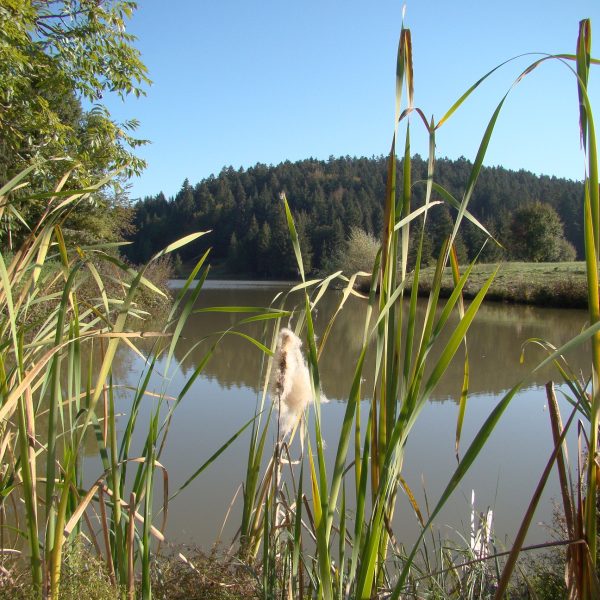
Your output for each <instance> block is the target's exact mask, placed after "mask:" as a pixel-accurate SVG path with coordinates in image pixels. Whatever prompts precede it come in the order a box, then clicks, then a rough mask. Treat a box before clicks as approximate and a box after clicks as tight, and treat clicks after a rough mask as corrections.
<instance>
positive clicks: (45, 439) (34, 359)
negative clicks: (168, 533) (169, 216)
mask: <svg viewBox="0 0 600 600" xmlns="http://www.w3.org/2000/svg"><path fill="white" fill-rule="evenodd" d="M32 170H33V167H32V168H30V169H28V170H26V171H24V172H23V173H21V174H20V175H18V176H17V177H15V178H14V179H13V180H11V181H10V182H8V183H7V184H6V185H5V186H4V187H3V188H2V189H0V220H1V221H2V223H3V225H4V226H5V227H4V234H3V235H4V239H3V240H2V242H3V247H4V248H5V249H6V248H7V245H8V241H9V240H10V242H11V243H14V244H16V245H15V246H13V248H12V252H9V253H3V254H1V255H0V281H1V284H2V285H1V287H0V340H1V343H0V389H1V405H0V454H1V457H2V464H3V469H2V475H1V477H0V491H1V500H0V510H1V511H2V524H3V526H2V536H3V537H2V540H3V541H2V551H3V557H5V556H6V555H7V554H8V553H9V552H10V551H11V550H12V551H13V553H19V552H21V551H24V552H25V554H26V555H27V556H28V560H29V563H30V568H31V579H32V584H33V588H34V591H35V594H36V595H37V596H39V597H42V596H43V597H44V598H46V597H48V598H52V599H56V598H59V597H60V580H61V567H62V557H63V554H64V549H65V548H66V547H67V546H70V544H71V543H72V542H73V541H74V540H75V539H76V538H78V537H79V536H81V535H85V536H87V538H88V539H89V540H90V542H91V544H92V545H93V547H94V548H95V549H96V551H97V553H98V554H99V556H100V557H101V560H102V561H103V562H104V564H105V566H106V570H107V573H108V576H109V577H110V580H111V582H112V584H113V585H114V586H115V587H116V588H117V589H118V590H120V592H119V593H120V594H121V596H122V597H128V598H133V597H135V595H136V593H137V591H136V590H137V589H138V588H139V590H140V593H141V597H142V598H151V597H152V592H151V579H150V566H151V554H152V552H151V549H152V548H153V547H154V548H155V549H156V548H157V547H159V546H160V543H161V542H162V541H163V540H164V534H163V531H164V526H165V523H166V520H167V515H168V505H169V478H168V474H167V471H166V469H165V468H164V467H163V465H162V464H161V463H160V457H161V453H162V451H163V448H164V446H165V443H166V437H167V434H168V431H169V425H170V422H171V419H172V415H173V411H174V410H175V409H176V407H177V406H178V405H179V403H180V402H181V401H182V400H183V398H184V397H185V395H186V393H187V392H188V390H189V389H190V387H191V385H192V384H193V382H194V380H195V379H196V378H197V377H198V376H199V375H200V373H201V372H202V369H203V366H204V365H205V364H206V362H207V361H208V360H209V359H210V357H211V355H212V353H213V351H214V347H215V345H216V343H218V339H220V338H222V337H223V336H224V335H226V334H228V333H231V331H226V332H221V334H220V335H219V336H216V338H215V340H213V342H212V343H211V344H210V345H209V347H208V350H207V351H206V354H205V356H204V359H203V361H202V363H201V364H200V366H198V368H197V369H196V370H195V372H194V373H193V374H192V375H191V376H190V377H189V379H188V380H187V381H186V383H185V385H184V386H183V387H182V389H181V390H179V391H177V392H176V393H175V394H174V395H169V396H168V395H167V384H168V381H169V377H168V374H169V372H170V369H171V368H172V367H173V364H172V358H173V355H174V349H175V345H176V344H177V342H178V339H179V337H180V336H181V333H182V331H183V328H184V325H185V322H186V319H187V318H188V316H189V315H190V314H191V311H192V308H193V305H194V303H195V301H196V300H197V298H198V295H199V293H200V291H201V289H202V285H203V283H204V281H205V279H206V275H207V273H208V266H207V265H206V264H205V262H206V258H207V255H208V253H206V254H205V255H204V256H202V258H201V259H200V260H199V261H198V263H197V265H196V267H195V268H194V270H193V272H192V274H191V275H190V277H189V279H188V280H187V282H186V283H185V286H184V287H183V289H182V290H181V292H180V293H179V295H178V296H177V297H176V298H174V299H173V301H172V302H171V309H170V313H169V314H168V315H166V318H165V325H164V326H161V327H160V328H159V329H157V330H156V331H153V330H149V329H148V327H147V325H146V322H147V321H149V317H150V316H151V315H149V314H148V313H146V312H145V310H144V309H143V308H142V307H141V306H140V305H139V304H138V302H137V299H138V297H139V296H140V294H141V292H142V289H143V288H145V289H146V290H147V291H148V292H149V293H151V294H156V295H162V296H164V295H165V293H164V292H163V291H161V290H160V289H159V288H157V287H156V286H155V285H154V284H153V283H152V282H151V281H150V280H148V279H147V278H146V277H145V272H146V270H147V269H148V268H149V265H146V266H144V267H142V268H141V269H140V270H138V271H136V270H134V269H132V268H131V267H130V266H128V265H127V264H125V263H124V262H122V260H121V259H120V258H119V255H118V253H116V252H115V245H114V244H97V245H91V246H78V245H74V244H73V243H70V242H69V241H68V240H65V237H64V235H63V228H62V225H63V223H64V221H65V219H66V218H67V217H68V216H69V214H70V212H71V211H73V210H77V206H78V204H79V203H82V202H86V201H88V198H89V196H90V195H91V194H93V193H94V192H95V191H96V190H97V189H98V188H100V187H101V186H102V185H103V184H104V183H105V182H104V181H101V182H99V183H98V185H96V186H94V187H93V188H89V189H87V190H84V191H79V192H72V191H67V190H66V186H67V184H68V179H69V176H68V174H67V175H66V176H65V177H64V178H63V179H62V180H61V181H60V182H59V184H58V185H57V187H56V189H55V190H54V191H52V192H50V193H47V194H36V195H35V199H37V200H40V199H42V200H44V201H45V203H46V208H45V210H44V212H43V214H42V215H41V216H40V218H39V221H38V222H37V223H33V224H30V223H27V222H26V220H25V218H24V217H23V215H22V214H21V213H20V208H19V207H20V206H23V202H27V200H28V196H27V183H26V182H27V177H28V175H30V174H31V171H32ZM32 197H33V196H32ZM15 225H18V226H19V230H20V231H22V230H23V228H26V233H25V235H24V236H22V241H21V242H20V243H18V244H17V242H16V240H17V239H18V237H17V236H16V235H13V228H14V226H15ZM203 234H204V233H203V232H200V233H195V234H191V235H189V236H187V237H186V238H183V239H182V240H179V241H177V242H174V243H173V244H171V245H169V246H168V247H167V248H165V249H164V250H163V251H161V252H159V253H158V254H157V255H156V256H154V257H153V259H152V261H151V262H154V261H159V260H161V259H162V257H163V256H165V255H167V254H169V253H170V252H172V251H174V250H176V249H178V248H180V247H181V246H182V245H184V244H187V243H190V242H192V241H194V240H195V239H197V238H199V237H200V236H202V235H203ZM103 265H109V266H110V269H105V268H103ZM107 273H109V274H110V275H107ZM109 276H110V279H108V277H109ZM195 277H198V280H197V281H194V278H195ZM112 292H115V294H113V293H112ZM264 318H269V315H266V316H265V317H264ZM246 337H248V336H246ZM248 339H251V338H248ZM251 341H253V340H251ZM142 342H143V343H142ZM256 343H258V342H256ZM120 346H126V347H128V348H129V349H130V350H131V351H132V352H134V353H135V354H137V355H138V356H140V357H142V358H143V359H144V364H145V367H144V370H143V372H142V374H141V376H140V380H139V384H138V385H137V386H136V387H134V388H129V387H126V386H125V387H124V386H123V385H122V384H121V383H120V382H118V381H116V376H115V372H114V366H115V360H116V356H117V350H118V348H119V347H120ZM144 347H145V348H146V349H147V351H146V352H144V351H143V348H144ZM159 363H160V367H161V371H162V374H163V379H162V380H161V381H162V383H160V384H159V389H158V390H153V389H151V388H150V381H151V379H152V378H154V377H156V376H157V374H155V372H156V368H157V365H158V364H159ZM167 400H170V403H169V404H168V405H167V402H166V401H167ZM123 403H125V405H124V406H125V407H126V410H127V409H128V410H127V412H126V414H125V415H124V417H123V416H121V417H120V418H121V423H119V428H121V427H123V433H122V434H121V433H119V430H118V419H119V413H121V412H122V410H123V408H122V407H121V408H120V407H119V404H123ZM144 403H146V404H150V405H151V406H152V409H151V411H150V413H151V414H150V417H149V420H147V421H146V419H144V422H140V412H141V408H142V405H143V404H144ZM123 419H124V423H123ZM248 425H249V423H248V424H247V425H246V426H248ZM136 432H137V434H136ZM239 433H240V432H238V433H237V434H235V435H234V436H233V438H232V439H230V440H229V441H228V442H227V443H226V444H224V445H223V446H222V447H221V448H220V449H219V450H217V452H215V454H214V455H213V456H212V457H211V458H210V459H209V460H208V461H207V462H206V463H204V464H203V465H202V466H201V467H199V468H198V469H197V471H196V472H195V473H193V474H192V475H191V476H190V477H189V479H188V480H187V481H186V482H185V483H184V484H183V486H182V488H184V487H186V486H187V485H188V484H189V483H190V482H191V481H192V480H193V479H194V478H195V477H197V476H198V475H199V474H200V473H201V472H202V470H203V469H204V468H206V466H207V465H208V464H210V463H211V462H212V461H213V460H215V459H216V458H217V457H218V455H219V454H220V452H222V451H223V450H224V449H225V448H226V447H227V446H228V445H229V444H230V443H231V442H232V441H233V439H235V437H237V435H239ZM136 436H137V438H138V440H139V438H140V437H141V438H142V440H143V441H142V444H141V449H140V448H138V446H139V441H138V442H137V443H136V442H134V437H136ZM86 447H87V448H86ZM90 447H91V448H95V456H96V457H97V459H98V460H97V464H100V465H101V467H100V472H94V473H85V474H84V467H85V463H86V462H90V461H89V458H88V460H87V461H84V458H83V457H84V453H85V454H89V448H90ZM92 464H94V463H93V462H92ZM157 475H158V477H157ZM90 480H91V481H93V483H92V485H91V486H90V485H89V483H88V482H89V481H90ZM160 481H162V485H160ZM179 491H181V488H180V489H179V490H177V491H176V492H175V494H173V495H176V494H177V493H179ZM156 493H159V494H160V497H156V496H155V495H156ZM156 505H158V506H160V507H161V509H160V512H159V514H158V515H157V514H156V513H155V509H156ZM21 506H23V508H21ZM156 520H158V521H159V524H158V525H155V521H156ZM95 523H99V529H98V526H95V525H94V524H95ZM11 531H12V532H14V534H11V533H10V532H11ZM24 546H25V550H24V548H23V547H24ZM5 564H6V566H5V567H4V568H5V571H4V572H5V573H9V572H10V571H9V568H8V567H9V566H10V565H9V564H8V563H6V561H5Z"/></svg>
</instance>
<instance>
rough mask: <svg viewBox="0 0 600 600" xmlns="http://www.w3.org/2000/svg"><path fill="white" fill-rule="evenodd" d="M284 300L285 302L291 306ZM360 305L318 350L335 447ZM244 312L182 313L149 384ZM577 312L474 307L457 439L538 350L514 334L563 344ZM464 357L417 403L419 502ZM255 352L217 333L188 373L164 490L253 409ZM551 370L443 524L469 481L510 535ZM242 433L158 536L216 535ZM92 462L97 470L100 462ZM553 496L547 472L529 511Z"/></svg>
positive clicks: (464, 516)
mask: <svg viewBox="0 0 600 600" xmlns="http://www.w3.org/2000/svg"><path fill="white" fill-rule="evenodd" d="M279 289H281V288H270V287H260V288H255V287H248V286H245V287H244V288H232V287H227V286H223V284H217V286H216V287H215V288H211V286H207V288H206V289H204V290H203V291H202V294H201V295H200V301H199V304H198V306H199V307H200V306H202V307H210V306H242V305H246V306H269V304H270V303H271V301H272V299H273V297H274V296H275V295H276V293H277V292H278V291H279ZM339 298H340V295H339V293H337V292H331V293H328V294H327V295H326V296H325V297H324V298H323V299H322V301H321V302H320V303H319V310H318V311H317V314H316V329H317V334H318V335H321V334H322V333H323V331H324V329H325V327H326V325H327V322H328V318H329V315H330V314H331V313H332V312H333V310H334V309H335V307H336V306H337V303H338V302H339ZM296 302H299V300H298V299H297V300H296ZM425 306H426V305H425V304H424V303H423V304H419V308H418V310H419V315H420V318H421V319H422V318H423V314H424V311H425ZM291 307H293V304H290V308H291ZM364 311H365V303H364V301H362V300H360V299H356V298H351V299H350V300H349V301H348V303H347V304H346V305H345V306H344V308H343V310H342V311H341V313H340V315H339V317H338V319H337V321H336V323H335V325H334V327H333V329H332V331H331V334H330V337H329V339H328V342H327V346H326V349H325V351H324V352H323V355H322V357H321V364H320V368H321V378H322V382H323V387H324V391H325V393H326V394H327V396H328V397H329V398H330V399H332V400H338V401H340V402H335V401H334V402H330V403H329V404H326V405H324V407H323V411H322V417H323V423H322V426H323V431H324V436H325V439H326V441H327V442H328V443H329V447H330V448H335V445H336V443H335V440H336V439H337V436H338V435H339V427H340V423H341V422H342V420H343V412H344V410H345V406H344V405H343V403H342V402H343V401H344V400H345V398H346V396H347V393H348V390H349V387H350V381H351V378H352V375H353V370H354V365H355V363H356V359H357V356H358V353H359V351H360V347H361V343H362V329H363V323H364V317H365V312H364ZM244 316H247V315H235V314H231V313H202V314H195V315H192V316H191V318H190V319H189V321H188V323H187V325H186V328H185V331H184V332H183V333H182V339H181V340H180V343H179V344H178V346H177V349H176V351H175V357H176V359H177V362H178V367H179V368H178V369H175V370H173V369H171V370H172V372H171V373H169V374H168V375H169V377H170V379H168V380H166V381H165V380H163V379H161V378H160V377H159V376H158V374H157V375H156V376H155V377H153V378H152V381H151V385H150V386H149V389H152V390H154V391H166V392H167V393H169V394H170V395H176V394H177V393H178V391H179V390H180V389H181V388H182V387H183V386H184V385H185V384H186V382H187V381H188V380H189V378H190V376H191V375H192V373H193V372H194V371H195V370H196V369H197V367H198V365H199V363H200V361H201V360H202V358H203V357H204V355H205V353H206V352H207V351H209V349H210V347H211V345H212V344H213V343H214V342H215V341H216V338H215V337H214V336H211V337H209V338H208V339H206V340H204V341H202V342H201V343H198V342H199V341H200V340H202V339H203V337H205V336H207V335H209V334H212V333H214V332H215V331H223V330H225V329H227V328H229V327H232V326H234V325H235V324H236V322H237V321H238V320H239V319H241V318H243V317H244ZM585 321H586V314H585V313H584V312H583V311H575V310H565V311H560V310H551V309H543V308H534V307H524V306H510V305H502V304H489V305H484V306H482V307H481V309H480V311H479V313H478V315H477V318H476V320H475V322H474V323H473V325H472V327H471V329H470V331H469V335H468V344H469V357H470V394H471V396H472V397H474V396H476V398H474V399H476V401H475V402H470V406H469V408H468V410H467V416H466V420H465V424H464V429H463V448H466V447H467V445H468V444H469V442H470V440H472V439H473V437H474V436H475V434H476V432H477V431H478V429H479V427H481V424H482V423H483V422H484V420H485V419H486V418H487V416H488V415H489V413H490V411H491V410H492V409H493V407H494V406H495V405H496V403H497V402H498V399H499V396H500V395H501V394H502V392H503V391H504V390H506V389H507V388H509V387H511V386H512V385H513V384H514V383H515V382H516V381H519V380H520V379H521V378H522V377H523V376H524V374H525V373H526V372H527V371H528V370H529V368H530V367H531V366H532V365H534V364H536V363H537V362H539V360H540V359H541V358H542V357H543V353H542V352H541V351H540V350H539V349H536V348H533V347H532V348H530V349H529V350H528V352H527V353H526V361H525V364H520V362H519V356H520V352H521V344H522V343H523V342H524V341H525V340H527V339H528V338H543V339H547V340H548V341H550V342H551V343H553V344H555V345H561V344H563V343H564V342H566V341H567V340H569V339H571V338H572V337H573V336H574V335H575V334H576V333H577V332H579V331H580V330H581V328H582V327H583V326H584V324H585ZM285 324H286V325H287V324H288V323H285ZM265 326H268V327H271V326H272V324H270V323H268V322H267V323H253V324H248V325H246V326H244V327H242V328H240V329H241V330H243V331H245V332H246V333H249V334H251V335H253V336H255V337H257V338H258V339H262V340H267V339H270V338H269V337H268V336H266V335H264V334H263V331H262V330H263V327H265ZM144 343H145V344H147V345H148V346H150V345H151V344H152V343H154V341H153V340H146V341H145V342H144ZM146 349H148V348H146ZM437 351H438V352H439V349H438V350H437ZM120 352H121V354H120V360H118V361H117V363H116V364H118V365H120V366H119V368H120V369H122V370H127V369H129V374H128V381H129V383H131V384H132V385H135V384H136V383H137V380H138V378H139V377H140V373H141V371H142V369H143V366H144V365H143V361H141V360H140V359H139V358H138V357H134V356H133V354H132V353H130V351H128V350H127V348H125V347H123V348H122V349H121V351H120ZM434 353H435V349H434ZM434 356H435V354H434ZM462 356H463V353H462V350H459V352H458V354H457V358H456V360H455V362H454V363H453V364H452V365H451V367H450V369H449V371H448V373H447V375H446V376H445V377H444V379H443V380H442V381H441V382H440V384H439V385H438V387H437V389H436V390H435V395H434V397H433V400H436V402H430V403H428V404H427V405H426V406H425V407H424V409H423V412H422V414H421V415H420V417H419V419H418V422H417V424H416V425H415V428H414V430H413V432H412V434H411V436H410V438H409V441H408V443H407V447H406V460H405V463H404V465H405V466H404V470H403V476H404V478H405V479H406V481H407V482H408V483H409V485H410V486H411V488H412V489H413V491H414V492H415V493H416V495H417V499H418V501H419V503H420V504H421V505H422V506H423V503H424V496H423V494H422V493H420V490H421V489H422V487H423V485H424V487H425V488H426V490H427V494H428V496H429V499H430V501H431V499H437V498H438V497H439V494H441V491H442V490H443V488H444V486H445V485H446V483H447V482H448V479H449V477H450V475H451V473H452V472H453V470H454V469H455V467H456V459H455V456H454V433H455V426H456V417H457V408H456V406H455V405H454V400H455V399H456V398H457V397H458V394H459V392H460V389H461V385H462V379H463V373H462ZM569 360H570V362H571V364H572V366H573V368H576V369H580V368H581V369H586V368H587V367H586V365H587V363H588V358H587V356H586V349H585V348H579V349H577V350H576V351H575V352H572V353H571V354H570V355H569ZM261 362H262V355H261V352H260V351H259V350H258V349H257V348H255V347H254V346H253V345H251V344H250V343H248V342H247V341H245V340H243V339H241V338H239V337H236V336H229V337H225V338H224V339H223V340H222V341H221V342H220V343H219V344H218V345H217V346H216V348H215V350H214V355H213V357H212V359H211V360H210V361H209V362H208V363H207V365H206V366H205V367H204V370H203V372H202V376H201V377H199V378H198V379H197V380H196V381H195V382H194V384H193V386H192V388H191V389H190V392H189V394H188V395H187V396H186V397H185V399H184V401H183V402H182V404H181V405H180V406H179V407H178V409H177V410H176V411H175V417H174V420H173V423H172V425H171V430H170V435H169V440H168V443H167V445H166V447H165V451H164V454H163V455H162V456H161V462H162V463H163V464H164V465H165V466H166V467H167V469H168V471H169V477H170V481H171V482H172V485H173V489H177V486H178V485H181V483H182V482H184V481H186V479H187V478H188V477H189V476H190V474H191V473H193V472H194V471H195V470H196V469H197V468H198V466H199V465H200V464H202V462H204V460H206V459H207V458H208V457H209V456H211V455H212V453H213V452H214V451H215V450H216V449H217V448H219V447H220V446H221V445H222V444H223V443H224V442H225V441H226V440H227V439H228V438H229V437H230V436H231V435H232V434H233V433H234V432H235V431H237V430H238V429H239V428H240V427H241V426H242V424H243V423H245V422H246V421H247V420H248V419H250V418H251V417H252V415H253V412H254V408H255V402H256V399H257V395H259V392H260V390H261V389H262V382H261ZM157 368H158V371H161V369H162V368H164V361H159V363H158V365H157ZM364 375H365V378H366V379H367V382H368V383H369V384H371V383H372V378H373V376H374V375H373V357H371V361H370V362H367V364H366V365H365V371H364ZM550 378H554V379H556V378H557V377H556V373H555V372H554V371H553V370H552V369H547V370H545V371H544V372H540V373H538V374H536V376H535V378H534V379H533V380H532V381H531V382H530V389H528V390H526V391H524V392H522V393H520V394H518V395H517V396H516V397H515V398H514V400H513V401H512V402H511V404H510V406H509V408H508V409H507V411H506V413H505V414H504V415H503V417H502V419H501V420H500V423H499V424H498V427H497V429H496V431H495V432H494V434H493V435H492V436H491V437H490V439H489V440H488V443H487V444H486V446H485V448H484V450H483V451H482V453H481V456H480V457H479V458H478V459H477V461H476V462H475V464H474V465H473V467H472V468H471V470H470V471H469V473H468V474H467V476H466V477H465V479H464V480H463V482H462V483H461V486H460V487H459V489H458V490H457V493H456V494H455V495H454V497H453V499H452V501H451V502H450V503H449V504H448V505H447V508H445V509H444V511H443V513H442V514H441V515H440V517H439V523H443V524H451V525H452V527H453V528H455V529H457V530H460V531H463V532H465V531H466V530H465V528H464V527H462V526H461V523H465V522H467V523H468V518H469V502H468V498H470V492H471V489H475V490H476V493H477V498H478V506H479V507H480V508H481V509H484V508H485V506H494V507H495V508H496V512H495V516H494V523H495V529H496V533H497V534H499V535H500V537H502V538H503V537H504V535H506V536H507V538H508V539H509V540H510V539H512V538H514V533H515V530H516V528H517V527H518V522H519V519H520V516H522V514H523V513H524V511H525V509H526V506H527V504H528V502H529V499H530V497H531V493H532V491H533V490H532V489H531V487H532V486H533V485H534V484H535V482H536V481H537V478H538V476H539V473H541V471H542V469H543V467H544V465H545V464H546V461H547V460H548V456H549V453H550V452H551V449H552V447H551V446H552V444H551V434H550V430H549V426H548V415H547V411H545V409H544V404H545V395H544V392H543V390H540V389H538V387H539V386H541V385H542V384H544V383H545V382H546V381H547V380H548V379H550ZM368 388H369V385H365V390H368ZM447 400H449V401H447ZM153 403H154V400H152V399H151V398H149V399H147V401H146V402H144V403H143V404H142V407H141V413H140V417H139V422H140V424H142V423H146V422H148V421H149V418H150V414H151V410H152V406H153ZM118 409H119V411H120V412H124V413H127V412H128V405H127V403H126V402H125V401H123V402H120V403H119V406H118ZM565 410H566V409H565ZM366 414H367V411H366V410H363V411H362V415H363V418H364V417H365V415H366ZM274 436H275V432H274V431H273V432H272V435H270V438H269V440H270V441H272V440H273V439H274ZM143 440H144V431H143V425H140V427H139V431H137V432H136V440H134V442H135V445H136V446H137V447H138V448H139V452H141V450H142V447H143ZM507 441H509V442H510V443H507ZM248 443H249V438H248V435H247V434H246V435H244V436H242V437H241V438H240V439H239V440H238V441H236V443H235V444H234V445H233V446H232V447H231V448H230V449H229V450H228V451H227V452H226V453H225V454H223V455H222V456H221V457H219V459H218V461H217V462H216V463H215V464H214V465H213V466H211V467H210V468H209V469H208V470H207V471H205V472H204V473H203V474H202V475H201V477H200V478H199V479H198V480H196V481H195V482H194V483H193V484H192V485H191V486H190V487H189V488H188V489H186V490H185V492H184V493H183V494H181V495H180V496H178V497H177V498H176V499H175V501H174V502H173V504H172V506H171V508H170V511H169V526H168V531H167V534H168V537H169V539H170V540H176V541H180V542H193V543H196V544H201V545H203V546H204V547H206V548H208V547H210V545H211V544H212V543H213V542H214V541H215V539H216V538H217V536H218V534H219V530H220V526H221V523H222V522H223V519H224V517H225V514H226V513H227V510H228V507H229V503H230V501H231V499H232V497H233V496H234V494H235V491H236V489H237V488H238V486H239V484H240V483H241V482H242V481H243V480H244V477H245V466H246V454H247V448H248ZM267 446H269V443H267ZM134 453H135V451H134ZM266 454H267V455H268V454H269V450H266ZM326 455H327V456H326V460H327V464H328V465H329V467H328V468H330V467H331V465H330V462H331V461H332V460H333V458H334V455H333V451H330V450H328V449H327V450H326ZM98 468H99V469H100V471H101V468H100V466H98ZM96 470H98V469H96ZM92 472H95V471H93V470H92ZM423 481H424V484H423V483H422V482H423ZM557 495H558V486H557V483H556V481H554V480H553V479H551V481H550V485H549V490H548V492H547V494H546V496H545V498H544V501H543V502H542V505H541V508H540V509H539V511H538V513H536V521H545V522H549V520H550V519H551V516H552V503H551V498H552V497H553V496H557ZM399 502H400V504H399V507H398V511H397V516H396V519H397V520H398V532H400V533H401V535H402V539H403V541H404V543H410V540H411V539H413V540H414V539H415V537H416V535H417V531H418V527H417V524H416V520H415V518H414V515H413V513H412V509H411V508H410V506H409V505H408V503H407V501H406V499H405V498H403V497H402V498H401V499H400V501H399ZM239 519H240V504H239V499H238V502H237V503H235V504H234V506H233V508H232V511H231V515H230V518H229V521H228V525H227V527H226V528H225V532H224V534H223V538H222V539H223V540H224V542H225V543H226V542H227V541H228V540H230V539H231V537H232V536H233V535H234V533H235V531H236V529H237V525H238V524H239ZM442 534H443V535H444V536H445V535H447V534H448V530H443V531H442ZM546 534H547V532H546V530H545V529H544V528H542V527H540V528H537V529H536V528H535V527H533V528H532V533H531V535H530V537H529V540H530V542H531V543H537V542H541V541H544V540H545V539H546V537H547V535H546Z"/></svg>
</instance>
